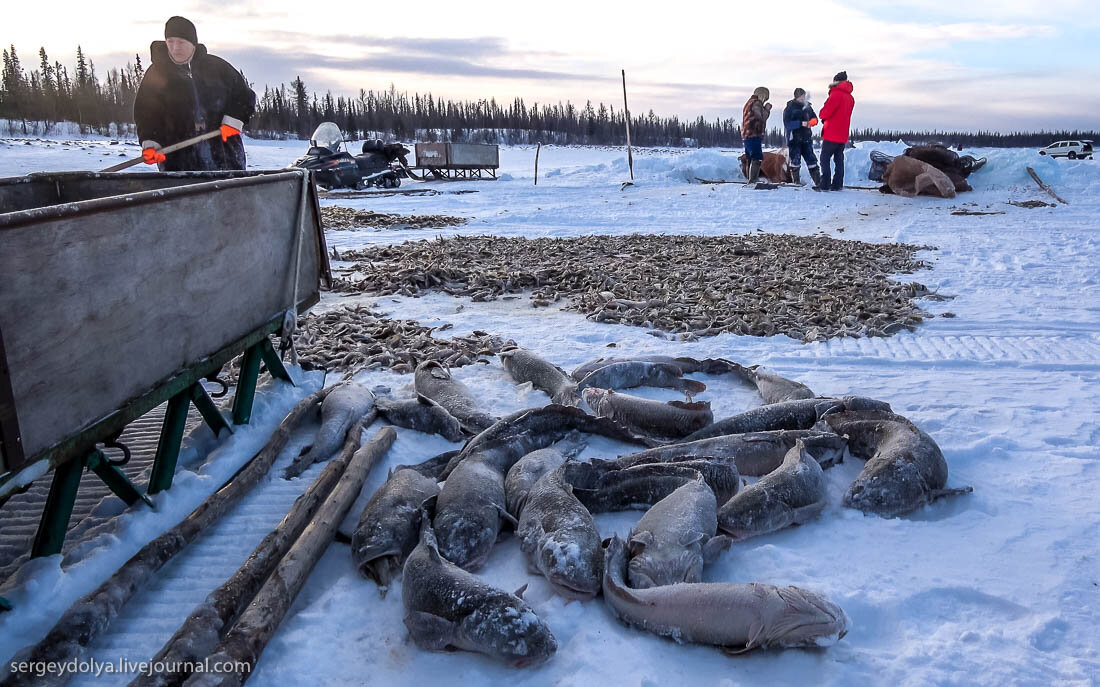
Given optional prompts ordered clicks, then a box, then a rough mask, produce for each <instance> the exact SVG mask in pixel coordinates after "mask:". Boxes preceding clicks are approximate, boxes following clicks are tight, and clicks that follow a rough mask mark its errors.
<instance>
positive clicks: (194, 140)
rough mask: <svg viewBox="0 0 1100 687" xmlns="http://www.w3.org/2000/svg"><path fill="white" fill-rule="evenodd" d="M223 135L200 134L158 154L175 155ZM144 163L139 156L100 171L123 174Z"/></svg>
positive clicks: (219, 131)
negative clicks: (122, 172) (126, 170)
mask: <svg viewBox="0 0 1100 687" xmlns="http://www.w3.org/2000/svg"><path fill="white" fill-rule="evenodd" d="M221 135H222V132H221V129H216V130H214V131H209V132H207V133H205V134H199V135H198V136H195V137H193V138H189V139H187V140H186V141H180V142H179V143H173V144H172V145H170V146H168V147H167V148H161V149H160V150H158V151H157V152H158V153H164V154H165V155H167V154H168V153H174V152H176V151H177V150H183V149H184V148H187V147H189V146H193V145H195V144H196V143H199V142H200V141H205V140H208V139H211V138H215V137H217V136H221ZM143 162H145V158H144V157H142V156H140V155H139V156H137V157H135V158H133V159H131V160H127V161H126V162H120V163H118V164H117V165H114V166H112V167H108V168H107V169H101V170H99V171H100V173H101V174H103V173H106V172H121V171H122V170H124V169H128V168H130V167H133V166H134V165H140V164H141V163H143Z"/></svg>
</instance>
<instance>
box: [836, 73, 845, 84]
mask: <svg viewBox="0 0 1100 687" xmlns="http://www.w3.org/2000/svg"><path fill="white" fill-rule="evenodd" d="M847 80H848V72H837V73H836V76H834V77H833V83H840V82H841V81H847Z"/></svg>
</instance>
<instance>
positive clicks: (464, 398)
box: [413, 360, 496, 434]
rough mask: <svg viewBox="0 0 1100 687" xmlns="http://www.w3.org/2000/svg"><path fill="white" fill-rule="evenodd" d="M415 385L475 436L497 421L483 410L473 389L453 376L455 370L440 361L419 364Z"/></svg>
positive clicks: (418, 390)
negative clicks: (452, 370) (452, 371)
mask: <svg viewBox="0 0 1100 687" xmlns="http://www.w3.org/2000/svg"><path fill="white" fill-rule="evenodd" d="M413 384H414V386H415V387H416V393H418V394H420V395H421V396H424V397H426V398H430V399H431V400H433V401H435V402H436V403H438V404H439V405H441V406H443V408H444V409H445V410H446V411H447V412H448V413H450V414H451V415H453V416H454V417H455V418H456V419H457V420H458V421H459V422H460V423H461V424H462V428H463V429H465V430H466V431H468V432H470V433H471V434H477V433H478V432H481V431H483V430H485V429H488V428H489V427H490V426H492V424H493V423H494V422H496V418H495V417H493V416H492V415H489V414H488V413H486V412H484V411H483V410H482V409H481V407H480V405H479V404H478V402H477V398H476V397H475V396H474V394H473V392H472V391H470V389H469V387H467V386H466V385H465V384H463V383H462V382H460V381H458V380H457V379H455V378H454V377H452V376H451V371H450V370H448V369H447V368H446V367H444V366H443V364H442V363H440V362H438V361H435V360H425V361H424V362H422V363H420V364H419V365H417V366H416V374H415V376H414V380H413Z"/></svg>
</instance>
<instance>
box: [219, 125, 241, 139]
mask: <svg viewBox="0 0 1100 687" xmlns="http://www.w3.org/2000/svg"><path fill="white" fill-rule="evenodd" d="M240 135H241V130H240V129H234V128H233V127H231V126H229V125H228V124H222V143H225V142H226V141H228V140H229V138H230V137H231V136H240Z"/></svg>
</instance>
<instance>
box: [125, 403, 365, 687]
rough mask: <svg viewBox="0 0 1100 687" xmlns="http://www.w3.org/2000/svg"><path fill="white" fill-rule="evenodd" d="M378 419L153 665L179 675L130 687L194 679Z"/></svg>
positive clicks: (350, 439) (162, 686)
mask: <svg viewBox="0 0 1100 687" xmlns="http://www.w3.org/2000/svg"><path fill="white" fill-rule="evenodd" d="M374 417H375V415H374V411H373V409H372V411H371V413H370V414H369V415H368V416H367V417H366V418H364V419H363V420H360V421H359V422H356V423H355V424H354V425H352V427H351V429H350V430H348V434H347V438H345V440H344V447H343V448H342V449H341V451H340V454H339V455H338V456H337V457H336V458H335V459H334V460H332V461H330V462H329V464H328V465H326V466H325V469H324V470H323V471H321V474H320V475H318V476H317V479H316V480H314V482H313V484H312V485H310V487H309V489H308V490H306V492H305V493H304V494H302V495H301V496H299V497H298V498H297V500H295V501H294V505H293V506H292V507H291V509H290V511H289V512H288V513H287V514H286V517H285V518H283V521H282V522H280V523H279V525H278V526H277V527H276V528H275V529H274V530H272V531H271V532H270V533H269V534H268V535H267V536H266V537H264V540H263V541H262V542H260V545H259V546H257V547H256V548H255V549H254V550H253V551H252V555H251V556H249V557H248V560H247V561H245V564H244V565H242V566H241V567H240V569H239V570H237V572H236V573H234V574H233V576H232V577H230V578H229V579H228V580H226V581H225V583H224V584H223V585H222V586H220V587H218V588H217V589H215V590H214V591H212V592H211V593H210V594H209V595H208V596H207V597H206V600H205V601H203V603H201V604H199V605H198V606H196V607H195V610H194V611H192V612H191V615H190V616H188V618H187V620H185V621H184V622H183V624H182V625H181V626H180V628H179V629H178V630H176V633H175V634H174V635H172V638H171V639H169V640H168V642H167V643H165V645H164V647H163V648H162V649H161V650H160V652H158V653H157V655H156V656H154V657H153V659H152V661H150V663H151V664H153V665H160V666H162V667H164V668H174V669H175V671H174V672H160V673H152V674H146V675H141V676H139V677H137V678H135V679H134V680H133V681H132V682H130V687H167V686H169V685H181V684H183V681H184V680H186V679H187V678H188V677H189V676H190V675H191V673H190V671H185V670H184V669H185V668H187V667H188V666H189V665H191V664H193V663H194V662H197V661H201V660H202V659H203V658H205V657H206V656H207V655H209V654H211V653H213V652H214V650H215V648H216V647H217V645H218V642H219V641H220V640H221V638H222V636H223V635H224V632H223V630H226V629H228V628H229V627H230V626H232V624H233V622H234V621H235V620H236V619H237V616H238V615H240V613H241V611H243V610H244V609H245V607H246V606H247V605H248V603H249V602H250V601H252V599H253V597H255V596H256V593H257V592H258V591H259V590H260V588H261V587H262V586H263V584H264V582H266V581H267V578H268V577H269V576H270V575H271V571H272V570H274V569H275V566H277V565H278V564H279V561H281V560H282V558H283V556H285V555H286V553H287V551H289V550H290V547H291V546H292V545H293V544H294V542H295V541H297V539H298V536H299V535H301V533H302V531H303V530H304V529H305V528H306V525H308V524H309V522H310V520H312V519H313V516H314V515H316V513H317V510H318V509H319V508H320V507H321V504H322V503H324V501H325V499H327V498H328V496H329V494H331V493H332V490H333V488H335V487H336V485H337V484H338V483H339V482H340V478H341V477H342V476H343V475H344V471H345V469H346V468H347V466H348V462H349V461H350V460H351V457H352V455H353V454H354V453H355V451H356V450H357V449H358V448H359V444H360V441H361V440H362V432H363V428H364V426H365V424H366V423H367V422H369V421H373V420H374ZM368 418H369V419H368Z"/></svg>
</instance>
